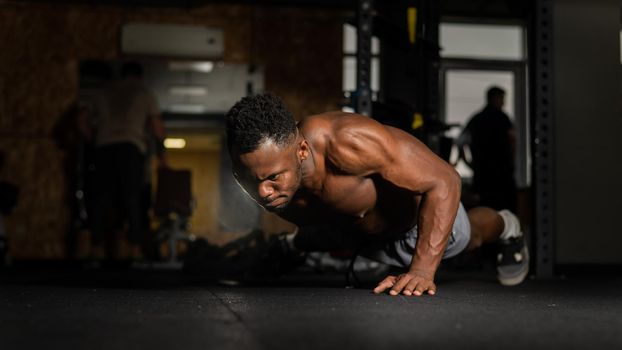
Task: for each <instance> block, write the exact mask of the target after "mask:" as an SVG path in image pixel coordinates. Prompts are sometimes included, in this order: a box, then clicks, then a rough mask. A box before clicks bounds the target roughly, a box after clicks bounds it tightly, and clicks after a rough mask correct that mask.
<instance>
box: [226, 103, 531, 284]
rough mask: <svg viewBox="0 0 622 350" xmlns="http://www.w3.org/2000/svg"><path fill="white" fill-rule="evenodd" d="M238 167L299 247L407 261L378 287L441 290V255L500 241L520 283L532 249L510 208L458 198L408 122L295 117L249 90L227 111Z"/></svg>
mask: <svg viewBox="0 0 622 350" xmlns="http://www.w3.org/2000/svg"><path fill="white" fill-rule="evenodd" d="M227 143H228V147H229V151H230V154H231V157H232V160H233V169H234V176H235V178H236V179H237V181H238V183H239V184H240V185H241V186H242V187H243V188H244V190H245V191H246V192H247V193H248V194H249V195H250V196H251V197H252V198H253V199H254V200H255V201H257V203H259V204H260V205H261V206H262V207H264V208H265V209H266V210H268V211H270V212H273V213H276V214H277V215H279V216H280V217H282V218H284V219H286V220H288V221H290V222H292V223H294V224H296V225H297V226H298V230H297V232H296V234H293V235H290V237H289V239H288V241H289V242H290V244H291V246H292V248H295V249H298V250H301V251H330V250H335V249H344V248H350V249H358V250H359V251H360V252H361V254H362V255H363V256H366V257H368V258H371V259H375V260H378V261H380V262H383V263H387V264H391V265H396V266H401V267H404V268H407V269H406V270H405V271H407V272H405V273H403V274H401V275H398V276H388V277H386V278H385V279H384V280H383V281H381V282H380V283H379V284H378V286H377V287H376V288H375V289H374V292H376V293H381V292H384V291H386V290H389V293H390V294H391V295H398V294H400V293H401V294H404V295H422V294H424V293H426V292H427V293H428V294H435V293H436V285H435V283H434V276H435V273H436V270H437V268H438V266H439V264H440V262H441V259H443V258H449V257H453V256H456V255H457V254H459V253H461V252H462V251H465V250H471V249H474V248H477V247H479V246H481V245H482V244H483V243H492V242H498V243H499V255H498V263H497V273H498V278H499V281H500V282H501V283H502V284H504V285H515V284H518V283H520V282H522V281H523V280H524V279H525V277H526V275H527V271H528V267H529V259H528V258H529V257H528V252H527V248H526V246H525V244H524V241H523V235H522V232H521V229H520V224H519V222H518V219H517V218H516V216H514V214H512V213H510V212H509V211H500V212H496V211H494V210H492V209H490V208H484V207H480V208H474V209H472V210H469V212H468V213H467V212H466V211H465V210H464V208H463V207H462V204H461V203H460V186H461V184H460V177H459V175H458V174H457V173H456V171H455V170H454V168H453V167H452V166H451V165H449V164H447V163H446V162H444V161H443V160H441V159H440V158H439V157H437V156H436V155H435V154H434V153H433V152H431V151H430V150H429V149H428V148H427V147H426V146H425V145H424V144H422V143H421V142H420V141H419V140H417V139H416V138H415V137H413V136H412V135H410V134H408V133H407V132H405V131H402V130H400V129H396V128H393V127H390V126H387V125H383V124H380V123H378V122H377V121H375V120H373V119H371V118H368V117H365V116H361V115H357V114H350V113H343V112H329V113H323V114H318V115H314V116H310V117H306V118H304V119H303V120H302V121H300V122H299V123H298V124H297V123H296V121H295V119H294V118H293V116H292V114H291V113H290V112H289V111H287V109H286V108H285V106H284V104H283V102H282V101H281V100H280V99H279V98H278V97H276V96H274V95H271V94H261V95H257V96H251V97H245V98H243V99H242V100H241V101H239V102H238V103H236V104H235V106H233V108H231V110H230V111H229V112H228V113H227Z"/></svg>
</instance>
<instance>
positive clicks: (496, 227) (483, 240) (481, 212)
mask: <svg viewBox="0 0 622 350" xmlns="http://www.w3.org/2000/svg"><path fill="white" fill-rule="evenodd" d="M467 215H468V217H469V223H470V224H471V240H470V241H469V245H468V246H467V251H472V250H474V249H477V248H479V247H481V246H482V244H487V243H494V242H496V241H497V240H498V239H499V236H500V235H501V232H503V228H504V223H503V219H502V218H501V216H500V215H499V214H498V213H497V211H495V210H494V209H491V208H488V207H477V208H473V209H471V210H469V211H468V212H467Z"/></svg>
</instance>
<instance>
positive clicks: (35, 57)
mask: <svg viewBox="0 0 622 350" xmlns="http://www.w3.org/2000/svg"><path fill="white" fill-rule="evenodd" d="M342 17H343V14H340V13H337V12H335V11H321V10H309V9H304V10H300V9H283V8H278V7H266V8H253V7H247V6H229V5H210V6H206V7H202V8H192V9H173V8H155V9H150V8H137V7H114V6H105V7H103V6H77V5H72V6H70V5H46V4H32V3H31V4H15V3H13V4H0V43H2V49H0V150H2V151H4V152H6V153H7V162H6V164H5V168H4V169H3V170H2V171H0V180H6V181H11V182H13V183H16V184H17V185H18V186H19V187H20V190H21V194H20V201H19V205H18V207H17V208H16V210H15V211H14V213H13V214H12V215H11V216H10V217H8V218H7V220H6V221H7V228H8V231H9V235H10V237H9V238H10V240H11V242H12V247H13V254H14V256H15V258H17V259H56V258H62V257H64V254H65V253H64V238H65V234H66V232H67V227H68V225H69V211H68V209H67V206H66V204H65V202H66V201H65V195H66V194H65V193H66V184H65V176H64V174H63V161H64V158H65V157H66V155H65V154H64V153H63V152H62V151H60V150H59V149H58V148H57V147H56V146H55V144H54V141H53V139H52V137H51V131H52V128H53V126H54V124H55V123H56V122H57V120H58V119H59V117H60V116H61V115H62V113H63V112H64V111H66V110H67V108H69V106H70V105H71V103H72V102H73V101H74V99H75V98H76V92H77V82H78V75H77V66H78V62H79V61H80V60H84V59H103V60H113V59H119V58H121V54H120V52H119V50H118V47H119V45H118V40H119V33H120V30H121V27H122V25H123V24H124V23H127V22H136V21H142V22H157V23H176V24H184V23H185V24H200V25H207V26H215V27H220V28H223V30H224V33H225V52H224V57H223V60H224V61H225V62H238V63H257V64H261V65H263V66H264V67H265V70H266V71H265V74H266V76H265V81H266V88H267V89H268V90H270V91H273V92H275V93H277V94H280V95H282V96H283V98H284V99H285V102H286V103H287V105H288V106H289V107H290V109H291V110H292V112H293V113H294V114H295V115H296V116H298V117H299V116H303V115H308V114H313V113H318V112H322V111H325V110H332V109H336V108H337V103H338V102H339V101H340V93H341V40H342V39H341V23H342V21H343V18H342ZM208 177H209V176H208ZM210 215H216V213H212V214H210Z"/></svg>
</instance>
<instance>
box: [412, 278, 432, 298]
mask: <svg viewBox="0 0 622 350" xmlns="http://www.w3.org/2000/svg"><path fill="white" fill-rule="evenodd" d="M426 291H427V292H428V294H430V295H434V294H435V293H436V285H434V283H433V282H428V281H423V282H421V283H419V284H418V285H417V287H416V289H415V291H414V293H415V295H417V296H419V295H423V293H425V292H426Z"/></svg>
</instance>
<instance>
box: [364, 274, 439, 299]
mask: <svg viewBox="0 0 622 350" xmlns="http://www.w3.org/2000/svg"><path fill="white" fill-rule="evenodd" d="M387 289H390V290H389V294H391V295H398V294H400V293H402V294H404V295H408V296H410V295H416V296H420V295H423V293H424V292H428V294H430V295H434V294H436V284H434V279H433V278H430V277H429V276H425V275H424V274H421V273H417V272H412V271H409V272H407V273H403V274H401V275H398V276H388V277H387V278H385V279H384V280H382V282H380V283H378V286H377V287H376V288H374V293H376V294H379V293H382V292H384V291H386V290H387Z"/></svg>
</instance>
